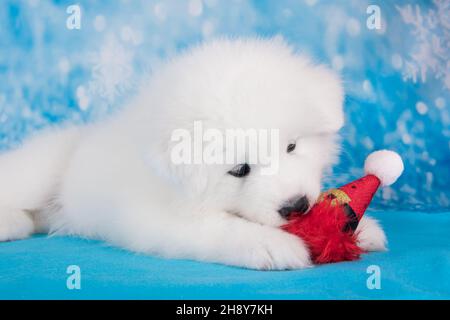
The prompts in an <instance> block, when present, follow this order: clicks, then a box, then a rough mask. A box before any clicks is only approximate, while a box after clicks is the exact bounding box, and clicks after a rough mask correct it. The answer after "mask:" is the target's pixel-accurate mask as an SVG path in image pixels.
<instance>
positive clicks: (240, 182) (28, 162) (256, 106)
mask: <svg viewBox="0 0 450 320" xmlns="http://www.w3.org/2000/svg"><path fill="white" fill-rule="evenodd" d="M343 99H344V93H343V89H342V86H341V81H340V79H339V77H338V76H337V75H336V74H334V73H333V72H332V71H331V70H330V69H328V68H327V67H325V66H323V65H317V64H314V63H313V62H312V61H311V60H309V59H307V58H305V57H303V56H302V55H299V54H297V53H296V52H294V50H293V49H292V48H291V47H290V46H288V45H287V44H286V43H284V42H283V41H279V40H273V39H268V40H267V39H234V40H229V39H221V40H215V41H212V42H209V43H206V44H202V45H198V46H196V47H194V48H192V49H190V50H187V51H186V52H184V53H182V54H180V55H179V56H178V57H176V58H174V59H172V60H170V61H167V62H166V63H165V64H163V65H162V66H161V67H160V68H159V69H158V70H157V71H155V72H154V73H153V75H152V77H151V79H150V80H149V81H148V82H147V83H146V84H145V85H144V86H143V87H142V89H141V90H140V93H139V94H138V95H137V97H136V98H135V99H133V101H131V103H129V105H128V106H127V107H125V108H123V109H121V110H120V111H118V112H116V113H115V114H113V115H111V116H110V117H108V118H107V119H104V120H103V121H100V122H98V123H94V124H88V125H83V126H60V127H58V128H51V129H47V130H44V131H41V132H39V133H38V134H37V135H35V136H34V137H31V138H30V139H28V140H27V141H25V142H24V143H23V144H22V145H21V146H20V147H18V148H16V149H14V150H10V151H7V152H4V153H3V154H2V155H1V156H0V241H7V240H14V239H22V238H25V237H28V236H30V235H31V234H33V233H35V232H48V233H50V234H62V235H77V236H81V237H87V238H95V239H102V240H105V241H108V242H110V243H112V244H115V245H118V246H121V247H124V248H127V249H130V250H134V251H138V252H144V253H149V254H155V255H159V256H164V257H170V258H187V259H196V260H203V261H209V262H216V263H223V264H228V265H235V266H242V267H246V268H254V269H294V268H304V267H307V266H309V265H310V264H311V261H310V256H309V253H308V248H307V246H306V245H305V244H304V242H303V241H302V240H301V239H300V238H298V237H296V236H293V235H290V234H288V233H286V232H284V231H283V230H281V229H280V228H279V227H280V226H281V225H283V224H284V223H285V222H286V218H287V217H288V216H289V215H290V214H292V213H293V212H295V214H300V213H304V214H307V211H308V209H309V207H310V206H311V205H312V204H313V203H314V201H315V200H316V198H317V197H318V195H319V191H320V188H321V179H322V176H323V174H324V172H326V170H327V169H328V168H329V167H330V166H331V165H332V164H333V162H334V161H335V160H336V155H337V152H338V149H339V148H338V140H337V134H338V131H339V129H340V128H341V127H342V125H343V122H344V116H343ZM199 128H201V129H202V130H201V132H200V131H199V130H198V129H199ZM199 132H200V133H199ZM235 132H238V133H239V132H240V133H250V134H249V136H251V135H252V133H257V134H256V135H253V138H255V136H256V137H260V138H261V139H256V140H255V139H247V138H249V136H247V137H245V139H244V140H245V141H249V142H248V145H246V146H244V148H241V147H239V146H237V147H236V145H235V144H232V143H228V140H230V139H228V137H229V136H230V135H233V134H235ZM264 133H274V134H270V135H267V134H266V138H267V137H269V136H270V137H271V139H265V138H264V137H265V136H264ZM236 136H239V135H237V134H235V137H236ZM263 138H264V139H263ZM268 140H271V142H270V148H269V147H267V148H266V146H267V145H268V144H269V143H268V142H267V141H268ZM230 141H232V139H231V140H230ZM263 147H264V148H266V151H267V150H269V151H270V152H269V153H267V152H266V153H267V154H270V156H269V157H265V159H262V157H260V158H258V157H256V158H258V159H255V157H252V158H253V159H251V155H250V151H251V150H256V149H258V148H260V149H263ZM208 148H209V149H208ZM230 154H231V155H232V156H229V155H230ZM221 159H222V161H221ZM223 159H225V160H223ZM264 169H266V170H264ZM359 243H360V245H361V246H362V247H363V248H364V249H366V250H384V248H385V243H386V238H385V235H384V233H383V231H382V229H381V228H380V226H379V225H378V224H377V222H376V221H374V220H372V219H370V218H368V217H364V218H363V220H362V222H361V223H360V225H359Z"/></svg>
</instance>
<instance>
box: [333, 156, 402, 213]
mask: <svg viewBox="0 0 450 320" xmlns="http://www.w3.org/2000/svg"><path fill="white" fill-rule="evenodd" d="M364 172H365V174H366V175H365V176H364V177H362V178H360V179H358V180H355V181H353V182H350V183H348V184H346V185H344V186H342V187H340V188H339V190H341V191H343V192H344V193H345V194H346V195H347V196H348V198H349V201H348V205H349V206H350V208H351V209H352V210H353V212H354V214H355V215H356V217H355V218H357V221H359V220H360V219H361V217H362V216H363V214H364V212H365V211H366V209H367V207H368V206H369V204H370V201H371V200H372V198H373V196H374V194H375V192H376V191H377V189H378V187H379V186H382V187H384V186H389V185H391V184H393V183H394V182H395V181H396V180H397V179H398V177H400V175H401V174H402V172H403V161H402V158H401V157H400V156H399V155H398V154H397V153H396V152H394V151H389V150H379V151H375V152H373V153H371V154H370V155H369V156H368V157H367V158H366V161H365V163H364ZM355 222H356V221H355Z"/></svg>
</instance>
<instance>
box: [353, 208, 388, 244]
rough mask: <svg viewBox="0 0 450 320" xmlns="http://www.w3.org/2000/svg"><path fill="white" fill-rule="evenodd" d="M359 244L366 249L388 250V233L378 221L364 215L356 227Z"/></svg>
mask: <svg viewBox="0 0 450 320" xmlns="http://www.w3.org/2000/svg"><path fill="white" fill-rule="evenodd" d="M356 233H357V235H358V245H359V246H360V247H361V248H362V249H364V250H366V251H386V250H387V249H386V245H387V239H386V235H385V233H384V231H383V229H382V228H381V226H380V225H379V223H378V221H376V220H375V219H372V218H370V217H367V216H364V217H362V219H361V221H360V222H359V225H358V228H357V229H356Z"/></svg>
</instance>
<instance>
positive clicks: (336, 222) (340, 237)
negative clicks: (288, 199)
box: [283, 199, 363, 264]
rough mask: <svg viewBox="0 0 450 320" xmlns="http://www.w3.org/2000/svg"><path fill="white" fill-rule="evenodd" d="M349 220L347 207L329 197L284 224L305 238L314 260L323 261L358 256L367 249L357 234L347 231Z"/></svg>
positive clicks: (351, 258)
mask: <svg viewBox="0 0 450 320" xmlns="http://www.w3.org/2000/svg"><path fill="white" fill-rule="evenodd" d="M347 222H348V216H347V215H346V213H345V212H344V210H343V207H342V206H341V205H332V204H331V201H330V200H328V199H325V200H323V201H321V202H319V203H317V204H316V205H314V207H313V208H312V209H311V210H310V211H309V212H308V213H307V214H305V215H301V216H295V217H294V218H292V219H291V220H290V221H289V223H288V224H286V225H285V226H283V228H284V230H286V231H288V232H290V233H292V234H295V235H297V236H299V237H300V238H302V239H303V240H304V241H305V242H306V244H307V245H308V247H309V250H310V253H311V257H312V259H313V261H314V262H315V263H317V264H321V263H330V262H339V261H351V260H356V259H358V258H359V256H360V254H361V253H362V252H363V250H362V249H361V248H360V247H358V245H357V235H356V234H355V233H354V232H351V231H348V232H345V231H343V230H344V228H345V225H346V223H347Z"/></svg>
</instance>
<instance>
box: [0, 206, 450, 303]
mask: <svg viewBox="0 0 450 320" xmlns="http://www.w3.org/2000/svg"><path fill="white" fill-rule="evenodd" d="M371 214H372V216H375V217H376V218H378V219H379V220H380V221H381V223H382V224H383V226H384V227H385V230H386V232H387V235H388V238H389V241H390V242H389V251H388V252H382V253H370V254H365V255H364V256H363V257H362V259H361V260H359V261H355V262H345V263H338V264H330V265H323V266H317V267H314V268H311V269H307V270H297V271H277V272H275V271H271V272H268V271H254V270H245V269H240V268H233V267H228V266H222V265H216V264H209V263H201V262H194V261H186V260H168V259H161V258H155V257H151V256H146V255H140V254H135V253H132V252H127V251H124V250H121V249H117V248H113V247H111V246H108V245H106V244H104V243H102V242H98V241H92V240H84V239H79V238H73V237H52V238H48V237H46V236H43V235H39V236H35V237H33V238H31V239H27V240H23V241H16V242H7V243H0V298H1V299H13V298H14V299H48V298H56V299H98V298H101V299H122V298H125V299H379V298H381V299H449V298H450V233H449V231H450V212H447V213H436V214H426V213H422V212H397V211H391V212H371ZM71 265H76V266H78V267H79V271H80V284H81V288H80V289H79V290H78V289H72V290H69V289H68V287H67V279H68V278H69V280H70V279H71V278H70V277H71V276H72V275H74V274H75V273H73V271H71V269H69V273H67V269H68V267H69V266H71ZM370 266H375V269H378V268H379V271H380V274H379V275H380V277H379V280H380V281H379V285H380V288H379V289H376V288H374V289H369V287H371V286H370V284H374V283H376V281H377V279H374V278H373V277H374V276H376V274H373V273H372V272H370V270H371V268H369V267H370ZM368 268H369V273H368ZM72 280H73V279H72ZM374 281H375V282H374ZM69 282H70V281H69ZM367 282H369V286H368V285H367Z"/></svg>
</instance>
